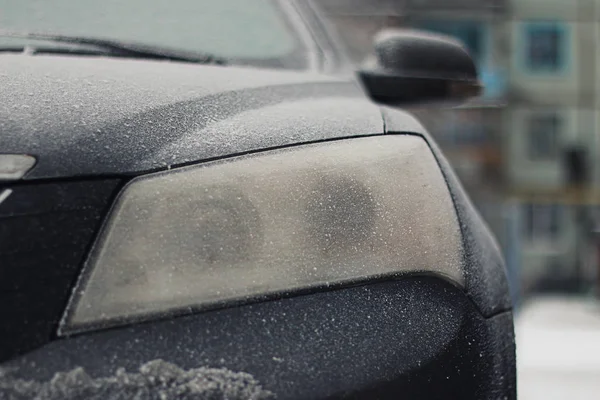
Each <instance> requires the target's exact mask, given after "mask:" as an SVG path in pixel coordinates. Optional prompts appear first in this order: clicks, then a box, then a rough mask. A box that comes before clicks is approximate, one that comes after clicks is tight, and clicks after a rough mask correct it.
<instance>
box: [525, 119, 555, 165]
mask: <svg viewBox="0 0 600 400" xmlns="http://www.w3.org/2000/svg"><path fill="white" fill-rule="evenodd" d="M561 125H562V123H561V120H560V118H559V116H558V114H556V113H549V114H546V113H544V114H534V115H532V116H531V117H530V119H529V126H528V133H527V139H528V140H527V156H528V157H529V159H530V160H533V161H545V160H554V159H556V157H557V156H558V150H559V148H558V147H559V146H558V141H559V132H560V130H561Z"/></svg>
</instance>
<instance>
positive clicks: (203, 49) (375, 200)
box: [0, 0, 516, 400]
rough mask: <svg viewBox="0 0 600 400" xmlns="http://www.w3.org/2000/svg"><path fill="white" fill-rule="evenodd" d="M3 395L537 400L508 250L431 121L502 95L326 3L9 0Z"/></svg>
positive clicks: (435, 45) (462, 58)
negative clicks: (424, 117)
mask: <svg viewBox="0 0 600 400" xmlns="http://www.w3.org/2000/svg"><path fill="white" fill-rule="evenodd" d="M0 5H1V7H0V8H1V9H2V10H3V12H2V15H1V16H0V21H1V26H2V30H1V31H0V46H1V50H2V51H1V52H0V66H1V67H0V85H1V87H2V90H1V91H0V271H1V278H0V315H1V318H2V324H0V399H26V398H36V399H43V400H47V399H132V398H135V399H161V400H162V399H271V398H277V399H334V398H350V399H399V398H402V399H404V398H406V399H450V398H452V399H454V398H456V399H514V398H515V396H516V395H515V393H516V378H515V376H516V372H515V343H514V333H513V317H512V307H511V302H510V297H509V290H508V286H507V281H506V276H505V267H504V262H503V259H502V254H501V251H500V249H499V246H498V244H497V243H496V241H495V239H494V237H493V235H492V234H491V233H490V231H489V229H488V228H487V226H486V224H485V223H484V222H483V221H482V219H481V217H480V216H479V214H478V213H477V211H476V209H475V208H474V206H473V205H472V203H471V202H470V201H469V198H468V196H467V194H466V193H465V192H464V190H463V189H462V187H461V184H460V182H459V181H458V179H457V177H456V175H455V174H454V172H453V171H452V168H451V167H450V166H449V165H448V162H447V161H446V159H445V158H444V155H443V154H442V153H441V152H440V150H439V148H438V147H437V145H436V143H435V142H434V140H432V138H431V137H430V136H429V134H428V132H427V131H426V129H425V128H424V127H423V126H422V125H421V124H420V123H419V121H418V120H416V119H415V118H414V117H413V116H412V115H411V114H410V113H409V112H407V111H406V109H407V107H409V106H410V105H412V104H421V103H430V102H431V103H436V102H440V103H449V104H459V103H460V102H463V101H465V100H466V99H468V98H471V97H472V96H476V95H477V94H478V93H479V92H480V84H479V81H478V79H477V71H476V69H475V67H474V64H473V61H472V59H471V57H470V56H469V54H468V52H467V51H466V50H465V49H464V47H463V46H462V45H461V44H460V43H458V42H455V41H453V40H452V39H450V38H446V37H442V36H435V35H432V34H427V33H424V32H416V31H396V30H387V31H384V32H381V34H379V35H378V36H377V37H376V39H375V42H374V46H373V54H372V57H370V58H369V59H368V60H366V61H365V64H364V65H363V66H361V67H360V68H359V70H358V71H357V72H356V73H355V72H354V67H353V66H352V65H351V63H350V62H349V61H347V58H346V57H345V56H344V49H343V46H342V45H340V44H339V43H340V41H339V40H337V38H336V34H335V32H333V31H332V29H331V28H330V27H329V25H328V23H327V21H325V19H324V18H322V17H321V15H320V13H319V11H318V5H316V4H313V3H312V2H309V1H299V0H298V1H295V0H294V1H293V0H281V1H267V0H264V1H252V2H249V1H247V0H202V1H199V0H196V1H191V0H190V1H183V0H169V1H162V0H154V1H152V2H148V1H143V2H142V1H141V0H135V1H128V2H118V1H103V2H97V1H91V0H85V1H83V0H77V1H75V0H61V1H55V2H38V1H33V0H21V1H20V2H12V1H4V0H3V1H0Z"/></svg>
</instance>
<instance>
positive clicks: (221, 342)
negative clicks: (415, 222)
mask: <svg viewBox="0 0 600 400" xmlns="http://www.w3.org/2000/svg"><path fill="white" fill-rule="evenodd" d="M57 373H62V374H57ZM515 385H516V377H515V344H514V333H513V319H512V313H511V312H509V311H508V312H504V313H499V314H497V315H495V316H493V317H490V318H484V317H482V315H481V314H480V312H479V310H478V309H477V308H476V307H475V305H474V304H473V303H472V301H471V300H470V299H469V298H468V297H467V296H466V295H465V294H464V292H463V291H462V290H460V289H459V288H456V287H455V286H453V285H451V284H449V283H448V282H446V281H444V280H442V279H439V278H435V277H423V276H422V277H417V276H415V277H405V278H403V279H398V280H392V281H389V280H388V281H381V282H374V283H371V284H368V285H362V286H355V287H350V288H344V289H337V290H332V291H327V292H320V293H314V294H306V295H302V296H296V297H290V298H283V299H278V300H274V301H266V302H262V303H255V304H249V305H243V306H237V307H232V308H224V309H221V310H215V311H210V312H204V313H199V314H194V315H189V316H183V317H177V318H171V319H169V318H165V319H163V320H161V321H157V322H151V323H144V324H137V325H132V326H129V327H125V328H118V329H111V330H105V331H100V332H94V333H88V334H81V335H77V336H73V337H69V338H60V339H57V340H54V341H52V342H51V343H49V344H47V345H45V346H43V347H41V348H38V349H36V350H34V351H31V352H29V353H27V354H25V355H23V356H21V357H18V358H15V359H13V360H11V361H9V362H6V363H4V364H1V365H0V399H5V398H7V399H12V398H15V399H21V398H28V396H30V395H32V393H35V394H39V393H42V394H43V395H41V396H40V397H39V398H40V399H55V398H56V399H58V398H61V399H80V398H86V399H87V398H132V397H136V396H138V397H136V398H139V399H154V398H161V397H160V396H159V395H157V393H163V394H162V398H170V397H172V396H177V397H176V398H183V399H186V398H190V399H192V398H193V399H197V398H199V399H203V398H211V399H212V398H228V399H237V398H257V399H259V398H260V399H262V398H264V399H267V398H271V397H273V398H274V397H276V398H278V399H309V398H310V399H325V398H339V397H344V398H356V399H358V398H360V399H388V398H389V399H398V398H423V399H425V398H426V399H438V398H439V399H449V398H460V399H500V398H501V399H514V398H515V397H516V394H515V393H516V386H515ZM213 395H214V397H210V396H213ZM94 396H97V397H94ZM219 396H221V397H219Z"/></svg>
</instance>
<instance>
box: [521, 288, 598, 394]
mask: <svg viewBox="0 0 600 400" xmlns="http://www.w3.org/2000/svg"><path fill="white" fill-rule="evenodd" d="M515 331H516V338H517V368H518V370H517V373H518V394H519V399H522V400H537V399H545V400H553V399H567V398H568V399H569V400H576V399H593V398H598V396H599V393H600V303H598V302H597V301H594V300H588V299H581V298H566V297H543V298H539V299H536V300H534V301H532V302H531V303H529V304H528V305H527V306H526V307H525V308H524V309H523V311H522V312H521V313H520V314H519V315H518V316H517V318H516V321H515Z"/></svg>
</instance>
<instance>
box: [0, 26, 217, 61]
mask: <svg viewBox="0 0 600 400" xmlns="http://www.w3.org/2000/svg"><path fill="white" fill-rule="evenodd" d="M0 37H9V38H16V39H30V40H44V41H50V42H58V43H67V44H75V45H84V46H92V47H96V48H99V49H101V50H103V52H104V53H105V54H107V55H115V56H120V57H133V58H151V59H158V60H171V61H182V62H191V63H199V64H220V65H223V64H226V63H227V61H226V60H225V59H224V58H221V57H218V56H215V55H212V54H205V53H197V52H190V51H186V50H179V49H173V48H169V47H161V46H154V45H146V44H141V43H132V42H123V41H120V40H113V39H104V38H96V37H88V36H75V35H73V36H71V35H62V34H51V33H41V32H23V33H21V32H13V31H5V30H1V29H0ZM28 47H30V48H31V50H32V53H34V54H35V53H36V49H35V46H28ZM69 52H70V53H73V51H69ZM88 53H89V52H88Z"/></svg>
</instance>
